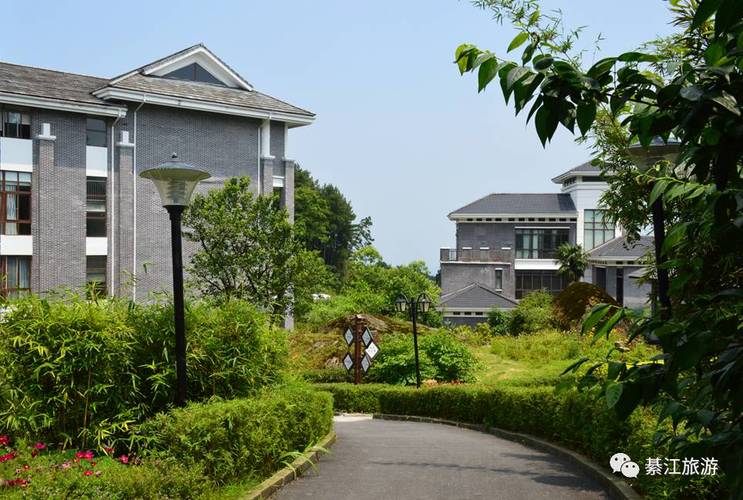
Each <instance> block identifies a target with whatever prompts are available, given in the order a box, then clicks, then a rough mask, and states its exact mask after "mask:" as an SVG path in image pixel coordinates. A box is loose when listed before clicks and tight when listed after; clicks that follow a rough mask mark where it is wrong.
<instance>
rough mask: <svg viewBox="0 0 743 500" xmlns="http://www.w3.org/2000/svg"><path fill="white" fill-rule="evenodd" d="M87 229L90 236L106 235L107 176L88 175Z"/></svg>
mask: <svg viewBox="0 0 743 500" xmlns="http://www.w3.org/2000/svg"><path fill="white" fill-rule="evenodd" d="M87 189H88V194H87V200H86V202H87V207H86V210H87V218H88V220H87V230H86V235H87V236H89V237H98V238H100V237H105V236H106V178H105V177H88V188H87Z"/></svg>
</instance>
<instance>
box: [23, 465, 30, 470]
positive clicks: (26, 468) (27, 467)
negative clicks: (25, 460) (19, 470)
mask: <svg viewBox="0 0 743 500" xmlns="http://www.w3.org/2000/svg"><path fill="white" fill-rule="evenodd" d="M30 468H31V466H30V465H28V464H23V470H28V469H30Z"/></svg>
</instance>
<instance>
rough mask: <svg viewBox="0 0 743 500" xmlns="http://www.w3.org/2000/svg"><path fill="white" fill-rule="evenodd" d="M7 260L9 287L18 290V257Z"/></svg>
mask: <svg viewBox="0 0 743 500" xmlns="http://www.w3.org/2000/svg"><path fill="white" fill-rule="evenodd" d="M7 259H8V260H7V272H6V280H7V284H8V285H7V287H8V288H18V257H7Z"/></svg>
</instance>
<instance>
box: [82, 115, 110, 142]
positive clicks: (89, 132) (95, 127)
mask: <svg viewBox="0 0 743 500" xmlns="http://www.w3.org/2000/svg"><path fill="white" fill-rule="evenodd" d="M107 135H108V134H107V133H106V120H101V119H100V118H88V122H87V124H86V126H85V144H87V145H88V146H100V147H104V148H105V147H106V144H107V142H106V137H107Z"/></svg>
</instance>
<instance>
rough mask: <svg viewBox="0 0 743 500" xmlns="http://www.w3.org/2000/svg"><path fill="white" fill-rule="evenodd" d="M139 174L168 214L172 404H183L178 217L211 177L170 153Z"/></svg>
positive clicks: (183, 330) (183, 344)
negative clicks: (168, 157) (172, 329)
mask: <svg viewBox="0 0 743 500" xmlns="http://www.w3.org/2000/svg"><path fill="white" fill-rule="evenodd" d="M139 176H140V177H143V178H145V179H150V180H151V181H152V182H153V184H155V188H156V189H157V192H158V193H160V199H161V201H162V204H163V207H165V210H167V211H168V214H170V238H171V240H170V241H171V249H172V252H173V315H174V316H175V373H176V379H177V385H178V387H177V391H176V396H175V404H176V406H183V405H185V404H186V398H187V396H186V393H187V389H186V387H187V383H186V324H185V319H184V308H183V250H182V246H181V217H182V215H183V210H184V209H185V208H186V207H187V206H188V204H189V202H190V201H191V195H192V194H193V191H194V189H196V185H197V184H198V183H199V182H200V181H203V180H204V179H208V178H209V177H211V176H210V175H209V174H208V173H207V172H204V171H203V170H199V169H197V168H195V167H193V166H192V165H189V164H188V163H183V162H180V161H178V155H176V154H175V153H173V156H172V157H171V160H170V161H166V162H165V163H162V164H160V165H158V166H157V167H155V168H150V169H147V170H144V171H142V172H141V173H140V174H139Z"/></svg>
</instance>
